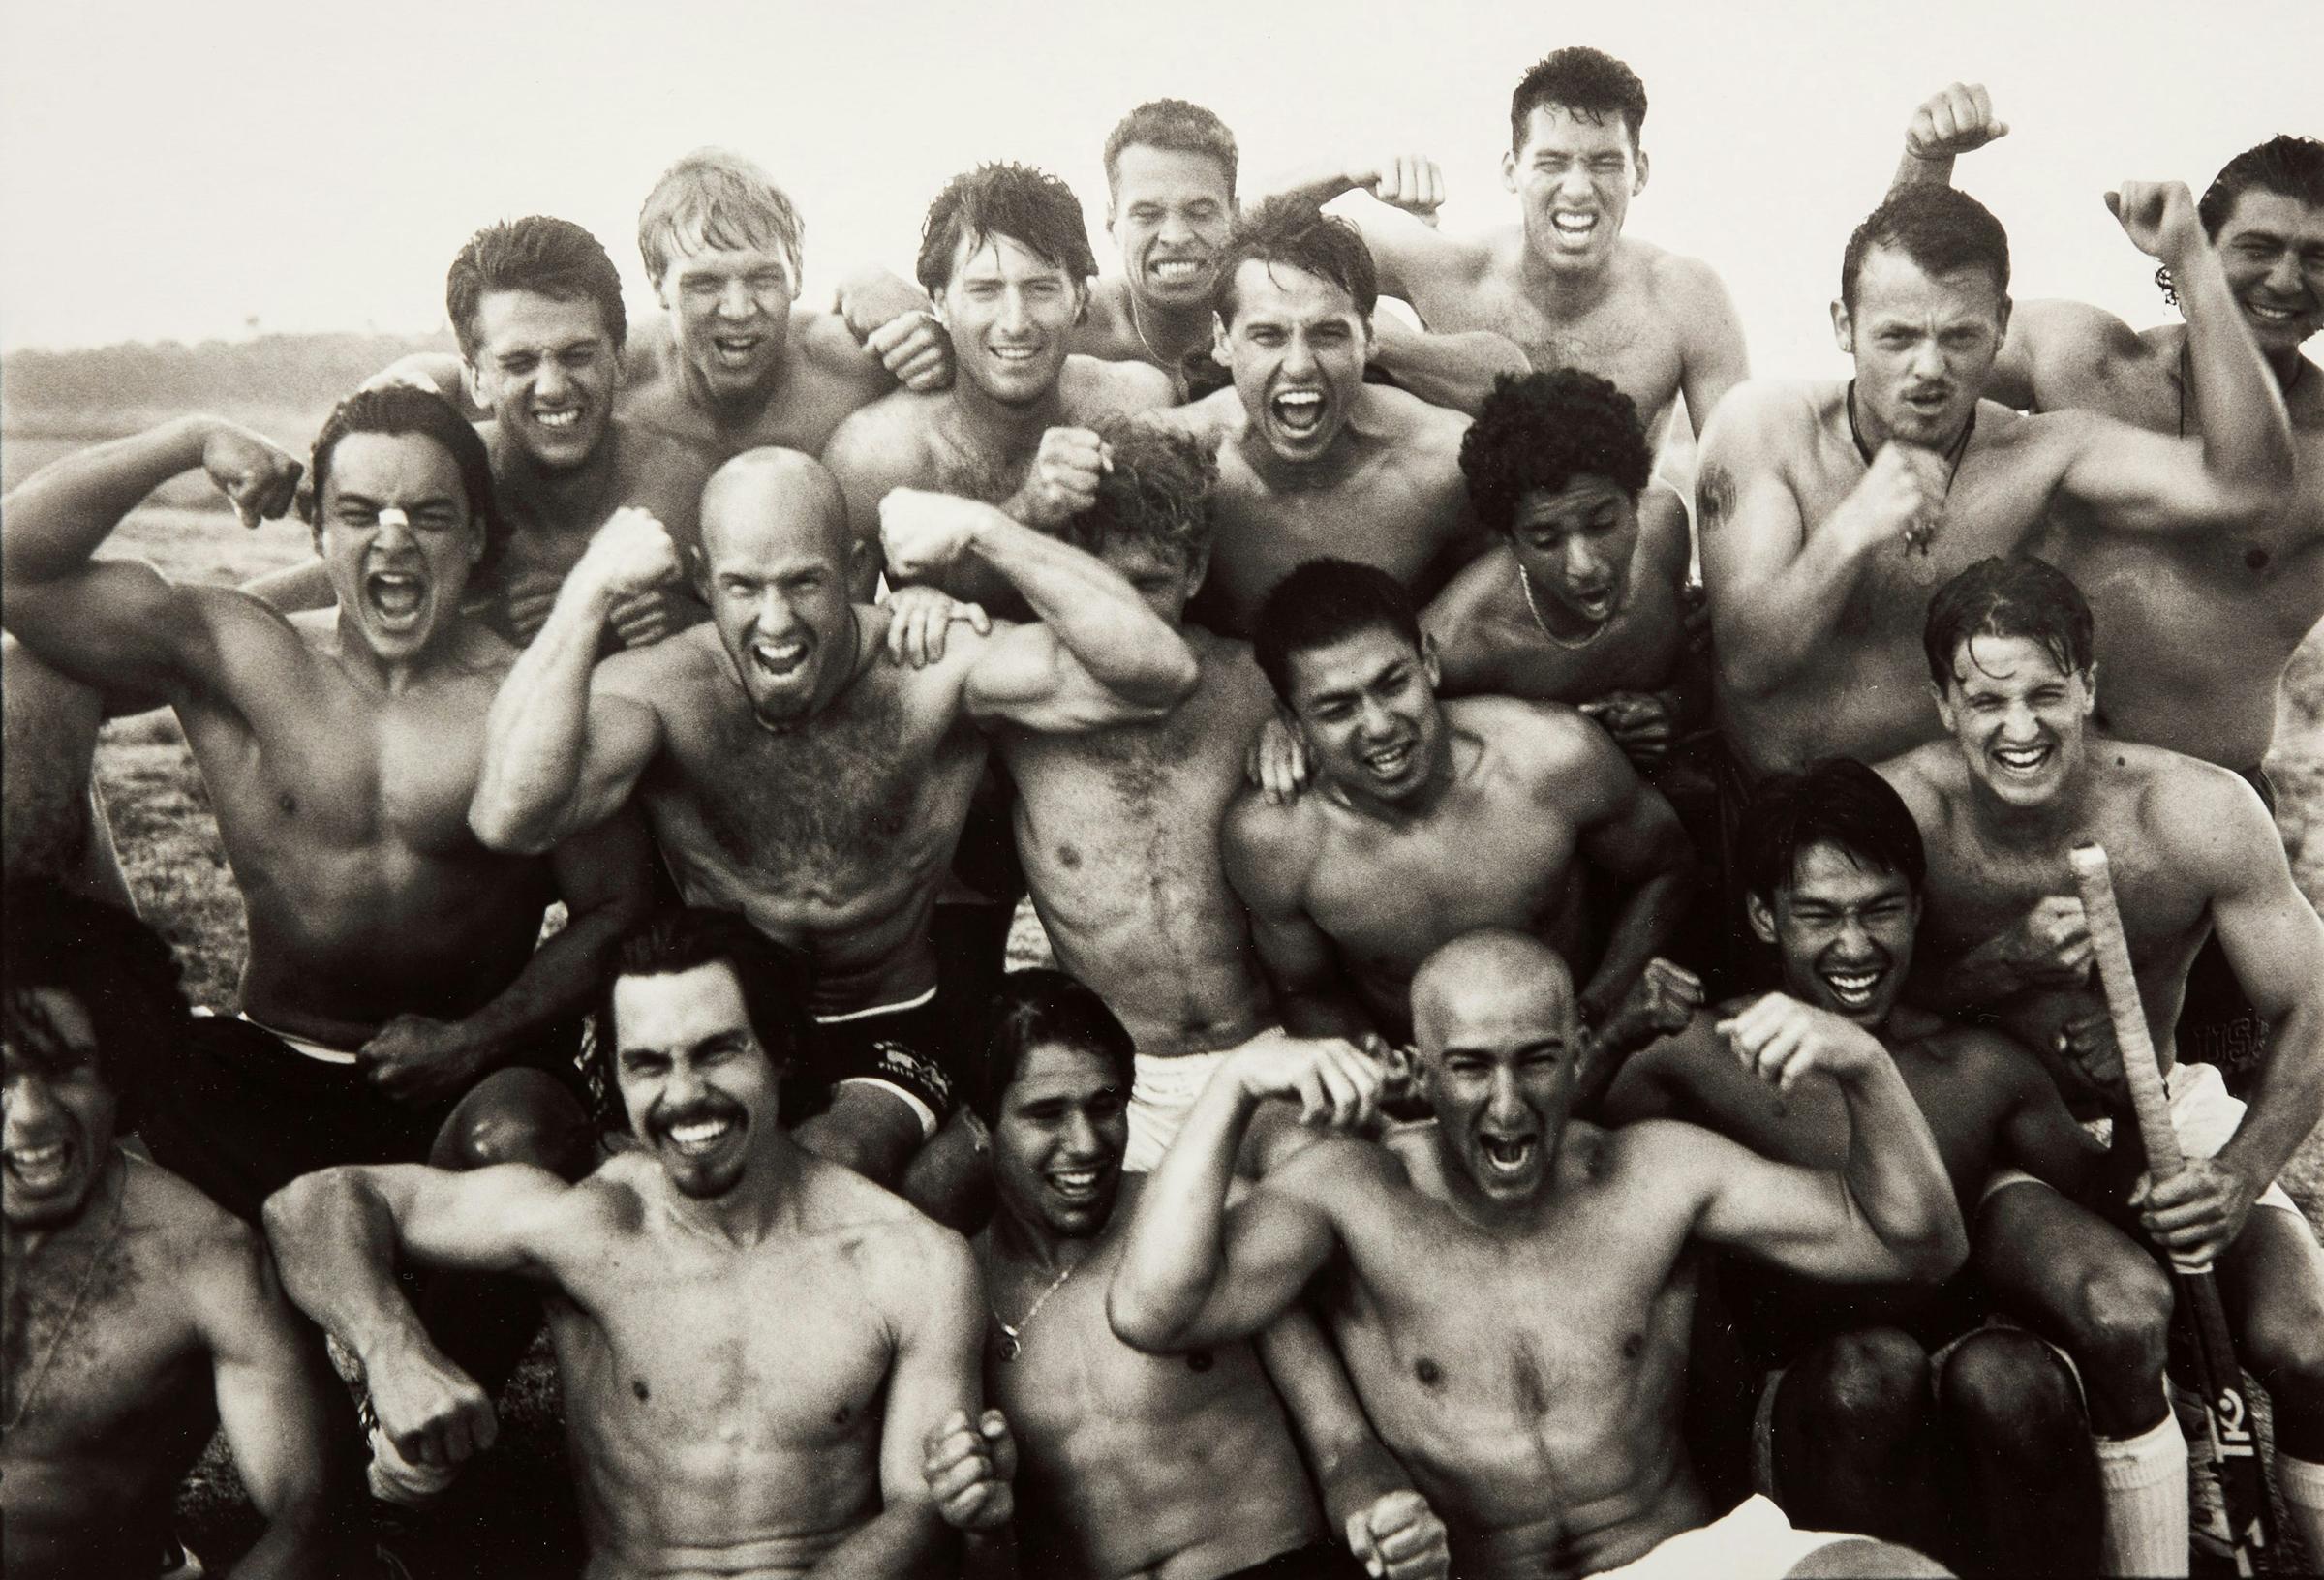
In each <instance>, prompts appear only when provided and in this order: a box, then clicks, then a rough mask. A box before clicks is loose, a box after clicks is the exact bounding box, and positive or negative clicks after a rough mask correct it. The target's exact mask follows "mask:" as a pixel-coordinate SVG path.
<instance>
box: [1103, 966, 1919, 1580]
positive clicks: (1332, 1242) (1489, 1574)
mask: <svg viewBox="0 0 2324 1580" xmlns="http://www.w3.org/2000/svg"><path fill="white" fill-rule="evenodd" d="M1520 945H1521V946H1523V947H1522V948H1519V947H1518V946H1520ZM1456 951H1465V952H1467V953H1455V952H1456ZM1447 956H1450V957H1451V958H1450V960H1447V959H1446V957H1447ZM1438 961H1439V962H1442V963H1443V964H1444V965H1445V966H1446V967H1447V970H1446V971H1444V972H1440V973H1437V980H1436V983H1435V986H1434V987H1429V988H1425V989H1424V988H1423V987H1422V985H1420V984H1416V993H1415V1008H1414V1017H1415V1019H1416V1021H1417V1022H1418V1023H1419V1024H1420V1026H1421V1042H1422V1061H1423V1064H1422V1068H1423V1081H1424V1083H1425V1084H1426V1087H1427V1089H1428V1092H1429V1098H1430V1102H1431V1106H1432V1107H1433V1108H1434V1109H1435V1111H1436V1116H1437V1118H1436V1123H1435V1124H1434V1125H1432V1126H1422V1127H1413V1128H1410V1129H1408V1130H1406V1131H1403V1132H1400V1133H1398V1134H1397V1135H1395V1136H1394V1137H1393V1138H1392V1139H1391V1141H1390V1142H1389V1143H1387V1144H1386V1145H1377V1144H1372V1143H1367V1142H1361V1141H1356V1140H1353V1139H1342V1138H1332V1139H1326V1140H1322V1141H1319V1142H1317V1143H1316V1144H1314V1145H1312V1146H1310V1147H1308V1148H1307V1149H1306V1150H1304V1151H1302V1152H1300V1153H1299V1154H1298V1155H1297V1156H1296V1157H1294V1158H1293V1159H1292V1160H1291V1161H1290V1162H1289V1163H1287V1164H1283V1165H1281V1166H1279V1167H1278V1168H1276V1169H1275V1170H1274V1171H1273V1172H1271V1173H1270V1174H1269V1176H1268V1178H1267V1180H1266V1181H1265V1183H1263V1184H1262V1185H1260V1186H1259V1187H1257V1188H1256V1189H1253V1190H1251V1191H1250V1192H1248V1193H1247V1194H1246V1195H1244V1196H1242V1197H1241V1198H1240V1200H1239V1201H1238V1204H1237V1205H1235V1206H1233V1207H1231V1208H1230V1207H1229V1206H1228V1205H1227V1202H1226V1197H1227V1193H1228V1189H1229V1186H1230V1184H1231V1182H1232V1179H1233V1176H1234V1164H1235V1160H1234V1152H1235V1148H1236V1145H1237V1144H1238V1141H1239V1139H1240V1137H1241V1133H1242V1131H1243V1129H1244V1128H1245V1126H1246V1125H1247V1123H1248V1122H1249V1119H1250V1116H1251V1113H1252V1111H1253V1109H1255V1108H1256V1107H1257V1106H1258V1101H1259V1099H1260V1096H1261V1094H1265V1095H1268V1096H1274V1095H1287V1096H1294V1097H1299V1096H1300V1095H1301V1094H1302V1093H1309V1094H1315V1095H1312V1096H1310V1097H1308V1099H1307V1102H1308V1106H1309V1109H1310V1110H1311V1111H1312V1112H1313V1113H1314V1114H1315V1115H1316V1118H1317V1120H1318V1122H1329V1123H1330V1124H1332V1125H1333V1126H1334V1127H1343V1126H1347V1125H1350V1124H1353V1123H1358V1122H1361V1120H1362V1119H1364V1118H1366V1117H1368V1111H1367V1110H1368V1109H1369V1108H1370V1106H1371V1103H1372V1101H1374V1100H1376V1097H1377V1083H1378V1079H1379V1077H1378V1070H1377V1066H1375V1065H1372V1064H1370V1063H1369V1061H1364V1060H1362V1059H1361V1055H1355V1054H1353V1053H1348V1054H1345V1055H1341V1054H1336V1053H1328V1052H1327V1053H1313V1052H1294V1051H1289V1050H1287V1049H1286V1048H1262V1049H1254V1050H1249V1051H1246V1052H1244V1053H1238V1054H1237V1055H1234V1056H1233V1058H1232V1060H1231V1061H1230V1062H1229V1063H1228V1064H1227V1065H1226V1066H1225V1067H1224V1068H1223V1069H1222V1070H1221V1072H1220V1073H1219V1075H1218V1076H1217V1077H1215V1078H1214V1079H1212V1081H1211V1082H1210V1084H1209V1085H1208V1087H1207V1088H1206V1089H1205V1091H1204V1093H1203V1096H1202V1098H1201V1099H1200V1100H1199V1101H1198V1103H1197V1105H1196V1107H1195V1109H1194V1112H1193V1114H1192V1115H1191V1116H1190V1117H1189V1119H1188V1121H1187V1125H1186V1128H1185V1129H1184V1130H1182V1131H1181V1132H1180V1133H1179V1137H1178V1139H1177V1143H1176V1144H1175V1145H1174V1146H1173V1147H1172V1149H1171V1151H1170V1152H1169V1153H1168V1154H1167V1155H1166V1156H1165V1157H1164V1159H1163V1162H1162V1166H1161V1168H1160V1169H1159V1170H1157V1171H1156V1172H1155V1173H1154V1174H1153V1176H1152V1177H1151V1179H1150V1181H1149V1183H1148V1184H1147V1189H1146V1192H1145V1194H1144V1195H1143V1196H1142V1197H1141V1199H1140V1200H1139V1203H1138V1207H1137V1210H1136V1213H1135V1216H1134V1221H1133V1223H1132V1225H1131V1229H1130V1235H1129V1241H1128V1245H1127V1247H1126V1248H1125V1251H1124V1256H1123V1264H1122V1267H1121V1270H1120V1271H1119V1272H1118V1273H1117V1274H1116V1278H1115V1281H1114V1287H1113V1289H1112V1291H1110V1295H1111V1298H1110V1301H1109V1312H1110V1315H1111V1317H1112V1319H1113V1322H1114V1325H1115V1329H1116V1332H1118V1333H1120V1334H1121V1335H1122V1337H1123V1338H1124V1339H1125V1340H1126V1341H1128V1342H1129V1343H1131V1344H1134V1345H1136V1346H1138V1347H1139V1348H1141V1349H1147V1350H1151V1351H1158V1352H1182V1351H1185V1350H1188V1349H1191V1348H1196V1347H1199V1346H1202V1345H1205V1344H1208V1343H1213V1342H1216V1341H1217V1340H1218V1339H1220V1338H1223V1337H1226V1336H1229V1335H1233V1334H1238V1333H1245V1332H1250V1331H1253V1330H1255V1329H1256V1328H1258V1327H1260V1326H1264V1325H1265V1323H1266V1322H1268V1321H1270V1320H1271V1319H1272V1318H1273V1317H1274V1316H1275V1315H1276V1314H1278V1313H1279V1312H1281V1311H1283V1310H1285V1309H1287V1308H1288V1307H1290V1306H1291V1305H1292V1304H1293V1303H1294V1302H1296V1301H1297V1300H1299V1299H1300V1296H1301V1293H1302V1291H1312V1298H1313V1299H1314V1301H1315V1302H1316V1304H1317V1306H1318V1307H1319V1308H1320V1312H1321V1315H1322V1316H1323V1317H1324V1319H1325V1320H1326V1321H1327V1322H1329V1324H1330V1328H1331V1331H1332V1334H1333V1337H1334V1338H1335V1339H1336V1341H1337V1343H1338V1348H1339V1352H1340V1354H1341V1356H1342V1357H1343V1359H1344V1360H1345V1361H1346V1363H1347V1367H1348V1372H1349V1376H1350V1378H1351V1380H1352V1381H1353V1382H1355V1385H1356V1390H1357V1393H1358V1395H1359V1396H1360V1397H1361V1401H1362V1404H1363V1407H1364V1413H1365V1414H1366V1415H1367V1416H1368V1417H1369V1418H1370V1420H1371V1422H1372V1424H1373V1426H1374V1428H1375V1430H1377V1431H1378V1433H1379V1435H1380V1438H1381V1441H1382V1442H1383V1443H1385V1444H1386V1445H1387V1446H1388V1448H1389V1449H1390V1450H1391V1452H1392V1453H1393V1454H1395V1456H1396V1457H1397V1459H1398V1460H1399V1461H1400V1462H1401V1463H1402V1464H1403V1465H1404V1466H1405V1467H1406V1468H1407V1469H1409V1470H1410V1471H1411V1472H1412V1474H1413V1479H1414V1482H1415V1484H1416V1485H1417V1486H1418V1488H1419V1489H1420V1491H1421V1492H1422V1494H1423V1495H1424V1496H1425V1497H1426V1498H1427V1499H1428V1501H1429V1503H1430V1504H1431V1505H1432V1506H1433V1507H1434V1508H1435V1509H1436V1510H1437V1512H1438V1513H1439V1514H1440V1515H1441V1516H1442V1517H1443V1519H1444V1521H1445V1524H1446V1526H1447V1527H1448V1529H1449V1530H1450V1532H1451V1535H1452V1559H1453V1564H1452V1567H1453V1572H1455V1573H1457V1574H1460V1575H1462V1576H1464V1577H1467V1580H1515V1577H1516V1576H1519V1575H1524V1576H1536V1577H1538V1576H1544V1575H1550V1576H1565V1575H1574V1574H1583V1573H1591V1572H1595V1571H1598V1570H1602V1569H1608V1568H1614V1567H1618V1566H1619V1565H1623V1564H1627V1563H1630V1562H1632V1561H1634V1560H1636V1559H1637V1558H1638V1557H1640V1556H1641V1555H1643V1554H1644V1553H1646V1552H1648V1551H1649V1550H1651V1549H1652V1548H1653V1547H1654V1546H1655V1545H1657V1544H1658V1543H1660V1542H1661V1541H1663V1540H1665V1539H1667V1537H1669V1536H1672V1535H1675V1534H1678V1533H1680V1532H1682V1531H1686V1530H1690V1529H1693V1528H1695V1527H1697V1526H1700V1525H1703V1524H1705V1523H1707V1522H1708V1520H1709V1519H1710V1517H1711V1514H1712V1510H1711V1509H1710V1507H1709V1506H1708V1505H1707V1504H1706V1502H1705V1500H1704V1497H1703V1494H1702V1492H1701V1490H1700V1489H1699V1487H1698V1485H1697V1481H1696V1478H1695V1474H1694V1472H1693V1469H1692V1467H1691V1465H1690V1464H1689V1462H1688V1457H1687V1453H1686V1449H1685V1446H1684V1443H1683V1441H1682V1440H1681V1439H1680V1437H1679V1433H1678V1420H1679V1413H1680V1396H1681V1394H1682V1392H1683V1385H1684V1381H1685V1372H1686V1354H1687V1337H1688V1324H1689V1322H1690V1320H1691V1316H1692V1311H1693V1305H1694V1299H1695V1288H1696V1258H1695V1256H1694V1254H1693V1253H1694V1250H1695V1248H1696V1246H1697V1244H1698V1243H1701V1244H1724V1245H1728V1246H1733V1247H1735V1248H1737V1249H1742V1250H1746V1251H1749V1252H1751V1253H1753V1254H1755V1255H1758V1256H1759V1257H1762V1258H1764V1259H1766V1260H1769V1261H1775V1262H1776V1263H1778V1264H1780V1265H1783V1266H1787V1267H1789V1268H1791V1269H1793V1270H1795V1271H1799V1272H1802V1273H1805V1274H1808V1275H1810V1276H1816V1277H1822V1278H1826V1279H1839V1280H1848V1281H1857V1280H1879V1279H1894V1278H1906V1277H1911V1278H1924V1279H1933V1278H1939V1277H1942V1276H1944V1275H1945V1274H1946V1273H1948V1272H1950V1271H1951V1270H1952V1268H1954V1267H1955V1266H1957V1265H1958V1264H1959V1262H1960V1261H1961V1257H1962V1254H1963V1245H1962V1236H1961V1231H1960V1226H1959V1220H1958V1217H1957V1216H1956V1215H1955V1213H1954V1211H1953V1207H1952V1203H1951V1200H1950V1192H1949V1190H1948V1188H1947V1186H1946V1184H1945V1181H1944V1176H1943V1172H1942V1166H1941V1165H1940V1164H1939V1162H1938V1160H1937V1156H1936V1152H1935V1148H1934V1145H1933V1143H1932V1142H1931V1141H1930V1140H1929V1139H1928V1132H1927V1129H1926V1127H1925V1125H1924V1124H1923V1122H1922V1121H1921V1119H1920V1115H1919V1111H1918V1109H1915V1108H1914V1107H1913V1105H1912V1101H1911V1097H1910V1095H1909V1094H1908V1093H1907V1092H1906V1091H1905V1089H1904V1086H1903V1083H1902V1081H1901V1080H1900V1079H1898V1078H1897V1076H1896V1074H1895V1071H1894V1068H1893V1067H1892V1066H1890V1065H1889V1064H1888V1062H1887V1061H1886V1059H1885V1058H1883V1057H1881V1056H1879V1053H1878V1049H1877V1048H1873V1049H1872V1050H1871V1053H1870V1054H1869V1056H1868V1055H1867V1053H1866V1052H1865V1050H1864V1049H1863V1048H1862V1047H1861V1046H1860V1045H1854V1044H1850V1043H1848V1042H1847V1041H1846V1040H1845V1039H1841V1038H1837V1037H1833V1036H1831V1035H1830V1034H1829V1033H1828V1032H1826V1033H1825V1034H1823V1035H1821V1036H1819V1037H1815V1038H1811V1039H1807V1040H1805V1041H1803V1042H1800V1043H1798V1044H1794V1045H1791V1047H1790V1048H1788V1049H1787V1050H1786V1051H1785V1052H1783V1053H1782V1054H1780V1055H1773V1054H1771V1055H1769V1056H1768V1064H1767V1068H1766V1070H1765V1072H1764V1073H1765V1074H1766V1076H1767V1078H1768V1079H1779V1075H1780V1074H1781V1073H1783V1072H1785V1071H1793V1070H1796V1071H1797V1072H1798V1074H1804V1073H1805V1071H1804V1070H1802V1069H1799V1065H1798V1064H1797V1063H1793V1062H1791V1061H1793V1060H1798V1061H1800V1062H1801V1063H1805V1064H1806V1065H1809V1066H1814V1065H1817V1064H1821V1063H1823V1061H1824V1060H1825V1059H1826V1058H1827V1057H1828V1058H1829V1059H1831V1060H1832V1063H1831V1064H1829V1065H1828V1066H1826V1067H1827V1068H1830V1069H1832V1070H1833V1072H1834V1074H1835V1075H1840V1076H1841V1078H1842V1084H1843V1087H1844V1090H1845V1091H1846V1092H1847V1096H1848V1101H1849V1107H1850V1114H1851V1117H1852V1118H1853V1120H1854V1122H1855V1134H1856V1136H1857V1138H1858V1139H1857V1140H1856V1142H1855V1143H1854V1144H1852V1145H1851V1148H1850V1155H1849V1158H1848V1162H1847V1165H1846V1167H1845V1169H1844V1170H1840V1171H1837V1172H1811V1171H1809V1170H1799V1169H1793V1168H1789V1167H1787V1166H1784V1165H1780V1164H1774V1163H1770V1162H1768V1161H1766V1160H1764V1159H1762V1158H1759V1157H1758V1156H1757V1155H1756V1154H1753V1153H1750V1152H1747V1151H1745V1150H1744V1149H1742V1148H1741V1147H1738V1146H1735V1145H1734V1144H1733V1143H1732V1142H1729V1141H1727V1140H1725V1139H1722V1138H1719V1137H1716V1136H1713V1135H1711V1134H1710V1133H1709V1132H1706V1131H1701V1130H1697V1129H1696V1128H1695V1127H1694V1126H1691V1125H1684V1124H1678V1123H1675V1122H1670V1121H1655V1122H1648V1123H1645V1124H1640V1125H1636V1126H1632V1127H1631V1128H1629V1129H1628V1130H1625V1131H1620V1132H1611V1133H1609V1132H1605V1131H1602V1130H1599V1129H1597V1128H1596V1127H1595V1126H1591V1125H1587V1124H1583V1123H1580V1122H1577V1121H1572V1120H1570V1119H1569V1118H1568V1117H1567V1104H1568V1103H1569V1102H1570V1099H1571V1096H1572V1082H1573V1077H1574V1064H1575V1058H1576V1056H1577V1053H1578V1050H1579V1045H1580V1042H1581V1039H1580V1038H1579V1037H1578V1035H1577V1032H1578V1028H1577V1026H1576V1024H1575V1019H1574V1013H1573V1000H1572V995H1571V989H1570V987H1569V986H1568V984H1567V981H1566V979H1565V977H1564V973H1563V971H1562V969H1561V968H1560V967H1559V966H1558V964H1557V962H1556V959H1555V957H1553V956H1551V955H1549V954H1548V952H1547V951H1545V950H1544V949H1542V948H1540V946H1538V945H1533V944H1530V943H1529V942H1528V941H1526V940H1522V939H1516V938H1514V937H1513V936H1512V935H1510V934H1505V933H1499V934H1483V935H1478V936H1476V937H1473V938H1471V939H1466V940H1463V941H1462V942H1461V943H1459V944H1455V945H1454V946H1452V949H1450V950H1448V951H1446V952H1445V954H1444V955H1441V956H1440V957H1438ZM1448 978H1449V979H1451V980H1447V979H1448ZM1427 981H1428V979H1427V978H1426V977H1425V976H1424V978H1423V982H1424V983H1425V982H1427ZM1438 987H1441V988H1443V989H1444V991H1443V993H1442V994H1441V995H1440V1002H1439V1003H1437V1004H1433V1005H1432V1004H1431V1003H1430V1001H1429V999H1428V996H1427V994H1428V993H1429V992H1432V991H1435V990H1436V988H1438ZM1795 1029H1797V1028H1795ZM1773 1046H1774V1045H1773V1044H1770V1045H1769V1047H1770V1048H1772V1047H1773ZM1314 1047H1315V1045H1291V1048H1301V1049H1305V1048H1314ZM1326 1065H1329V1066H1330V1068H1323V1067H1324V1066H1326ZM1366 1072H1369V1079H1368V1082H1367V1080H1366ZM1790 1079H1797V1075H1792V1076H1791V1077H1790ZM1367 1084H1368V1085H1369V1087H1370V1094H1369V1096H1368V1097H1367V1096H1366V1094H1365V1090H1364V1088H1365V1086H1366V1085H1367ZM1326 1092H1328V1093H1329V1094H1330V1095H1329V1096H1328V1097H1327V1096H1323V1095H1322V1094H1324V1093H1326ZM1480 1124H1483V1125H1484V1126H1486V1127H1488V1128H1489V1129H1491V1130H1493V1131H1496V1132H1500V1133H1507V1134H1514V1127H1516V1126H1519V1125H1522V1126H1523V1127H1525V1137H1526V1139H1525V1141H1524V1143H1523V1145H1522V1147H1521V1148H1520V1150H1521V1152H1522V1154H1523V1155H1522V1158H1521V1160H1520V1161H1519V1162H1518V1163H1517V1164H1515V1165H1514V1166H1513V1167H1511V1168H1509V1169H1506V1170H1505V1169H1503V1168H1502V1167H1501V1166H1500V1165H1497V1164H1495V1163H1493V1162H1491V1161H1490V1158H1491V1155H1492V1153H1493V1151H1494V1147H1495V1143H1493V1142H1492V1141H1490V1140H1483V1141H1481V1140H1480V1139H1478V1138H1479V1136H1480V1135H1481V1134H1483V1132H1481V1131H1480V1130H1478V1129H1477V1128H1476V1127H1477V1126H1478V1125H1480ZM1319 1274H1320V1275H1322V1276H1320V1277H1319V1276H1317V1275H1319Z"/></svg>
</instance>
